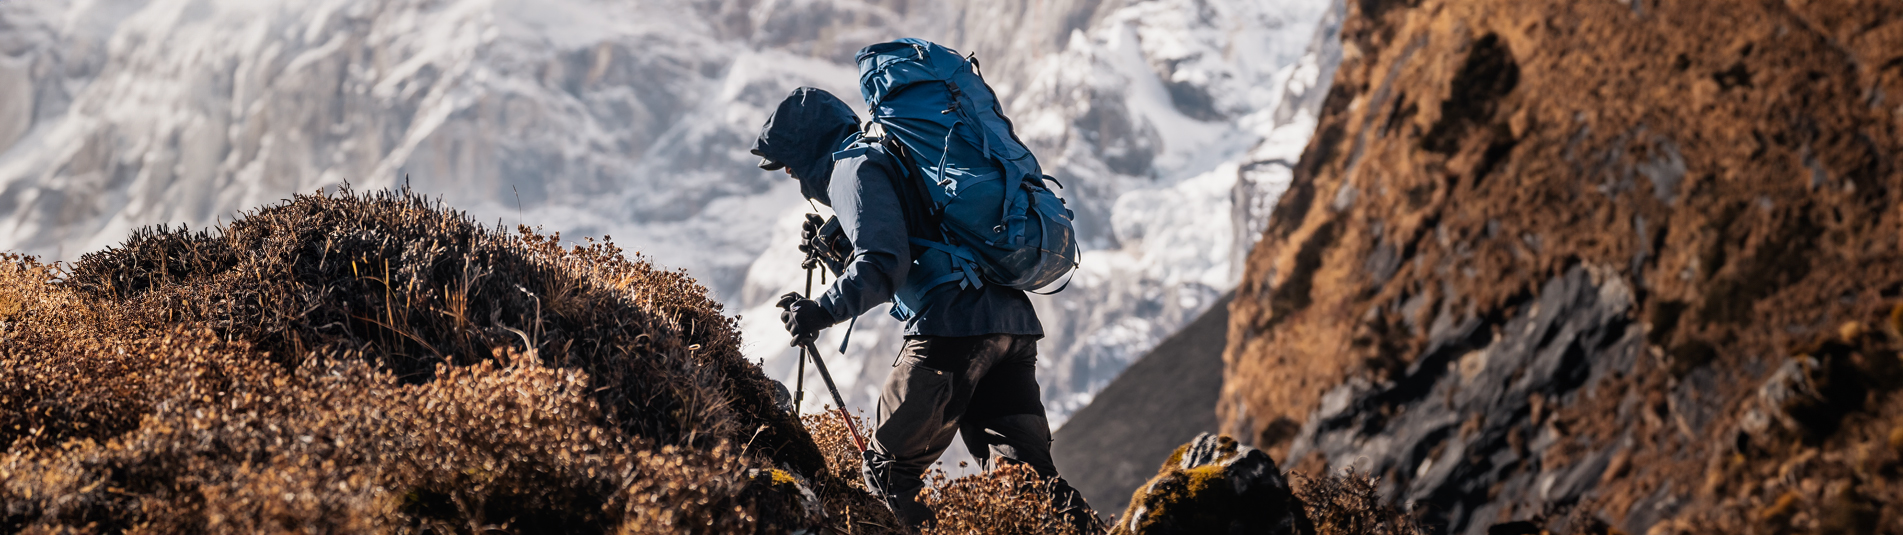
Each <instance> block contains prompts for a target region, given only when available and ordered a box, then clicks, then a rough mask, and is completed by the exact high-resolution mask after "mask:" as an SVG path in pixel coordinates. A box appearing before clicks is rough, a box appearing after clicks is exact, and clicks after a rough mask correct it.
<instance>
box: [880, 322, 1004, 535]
mask: <svg viewBox="0 0 1903 535" xmlns="http://www.w3.org/2000/svg"><path fill="white" fill-rule="evenodd" d="M1009 348H1010V340H1009V338H1004V339H999V338H998V337H997V336H995V335H994V336H975V337H962V338H942V337H916V338H908V339H906V341H905V347H904V349H903V350H901V351H900V353H899V359H898V362H897V363H896V364H895V365H894V368H893V370H892V373H891V374H890V375H888V376H886V382H885V389H884V391H883V392H882V393H881V395H880V398H879V424H878V427H877V429H874V430H873V432H872V444H871V447H870V448H869V449H868V450H867V451H866V454H865V457H864V461H865V462H864V472H863V474H862V475H863V476H864V477H865V480H866V485H867V486H868V487H869V488H871V489H872V490H873V493H874V494H877V495H880V496H881V497H883V498H884V499H885V500H886V503H887V505H889V506H890V507H891V508H892V511H893V513H895V514H897V515H898V516H899V519H900V520H903V521H905V522H906V523H908V524H911V525H913V526H918V525H921V524H924V523H925V522H927V521H929V520H931V511H930V510H928V509H926V508H925V507H924V506H923V505H920V504H919V503H918V501H917V497H918V492H919V490H921V489H923V488H924V487H925V483H924V481H923V480H922V479H921V478H922V477H923V476H924V475H925V472H926V470H928V469H930V468H931V465H932V463H933V462H935V461H937V460H938V457H939V456H940V455H943V454H944V453H945V448H946V447H948V446H950V445H951V441H952V437H953V436H955V435H956V434H957V432H958V421H959V418H958V417H959V415H960V414H962V413H963V412H964V411H965V408H966V406H967V405H968V404H969V403H970V402H971V399H972V387H973V385H974V378H976V377H982V376H983V375H984V374H985V370H986V369H988V368H990V367H991V363H993V362H996V361H997V360H998V357H1000V356H1002V355H1004V354H1005V352H1006V350H1007V349H1009Z"/></svg>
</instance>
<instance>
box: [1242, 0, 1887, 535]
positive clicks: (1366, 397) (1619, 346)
mask: <svg viewBox="0 0 1903 535" xmlns="http://www.w3.org/2000/svg"><path fill="white" fill-rule="evenodd" d="M1341 47H1342V56H1341V57H1342V59H1341V64H1340V66H1339V70H1338V71H1337V72H1336V74H1335V78H1334V85H1333V88H1332V90H1331V91H1330V93H1329V94H1328V96H1327V98H1326V100H1325V102H1324V104H1323V109H1322V113H1321V120H1320V126H1319V128H1318V129H1317V131H1316V133H1315V136H1314V137H1313V138H1312V139H1311V141H1310V142H1309V145H1308V147H1307V149H1306V152H1305V153H1304V155H1303V157H1302V159H1301V161H1300V163H1299V164H1298V165H1297V166H1296V169H1295V174H1294V181H1293V184H1292V186H1291V187H1290V189H1289V191H1288V193H1287V194H1286V195H1284V196H1283V197H1282V198H1281V200H1280V201H1279V203H1278V204H1277V206H1276V209H1275V211H1274V213H1273V216H1272V220H1271V222H1270V223H1269V225H1268V229H1267V231H1266V232H1265V234H1264V236H1263V238H1262V242H1261V244H1260V245H1258V246H1257V248H1256V249H1255V250H1254V251H1253V252H1252V253H1251V254H1250V256H1249V258H1248V260H1247V274H1246V275H1245V276H1244V279H1243V281H1242V283H1241V284H1240V286H1239V287H1238V289H1237V294H1236V298H1235V301H1234V303H1233V305H1232V306H1231V313H1232V318H1231V321H1230V331H1229V340H1228V347H1227V349H1226V352H1225V355H1224V360H1225V371H1224V374H1225V384H1224V389H1223V393H1222V401H1221V403H1220V405H1219V408H1218V413H1219V421H1220V422H1221V425H1223V428H1224V431H1225V432H1227V433H1230V434H1234V435H1237V436H1241V437H1247V438H1249V439H1252V440H1253V441H1254V443H1255V444H1256V445H1258V446H1262V447H1266V448H1268V449H1269V450H1270V451H1271V452H1272V453H1273V454H1274V456H1275V458H1277V459H1284V458H1286V459H1289V460H1288V461H1287V462H1288V463H1289V464H1290V465H1291V466H1294V467H1296V468H1297V469H1303V470H1309V471H1316V470H1321V469H1323V468H1324V467H1328V468H1343V467H1349V466H1354V467H1358V468H1361V469H1364V470H1372V471H1373V472H1374V473H1375V474H1377V475H1380V476H1382V479H1381V482H1382V486H1383V488H1382V491H1383V493H1384V495H1386V496H1387V497H1388V499H1390V500H1393V501H1394V502H1396V503H1402V504H1411V505H1412V506H1414V507H1415V508H1416V509H1417V510H1418V511H1420V512H1421V514H1423V515H1425V517H1426V518H1428V519H1430V520H1431V521H1433V522H1435V523H1441V524H1445V525H1446V526H1447V528H1449V532H1451V533H1481V532H1485V531H1486V530H1487V528H1488V527H1489V526H1491V525H1493V524H1496V523H1501V522H1507V521H1515V520H1530V519H1539V520H1544V521H1546V523H1547V524H1548V525H1549V526H1554V527H1556V528H1558V529H1559V530H1567V529H1571V530H1578V531H1597V532H1606V531H1609V530H1612V529H1619V530H1623V531H1624V532H1627V533H1647V532H1652V533H1660V532H1665V533H1673V532H1730V533H1739V532H1759V533H1782V532H1789V531H1793V530H1798V531H1809V530H1827V531H1834V532H1842V533H1871V532H1877V531H1879V530H1880V531H1884V532H1894V531H1896V530H1898V529H1903V508H1899V506H1898V505H1896V504H1897V503H1898V502H1899V501H1903V486H1899V485H1898V484H1897V483H1896V482H1897V481H1898V456H1899V451H1898V450H1899V448H1900V447H1903V431H1898V430H1897V427H1896V426H1897V425H1898V424H1899V422H1903V420H1899V418H1900V417H1903V399H1899V397H1898V396H1897V395H1896V394H1895V389H1896V388H1897V386H1898V385H1899V382H1903V381H1900V380H1903V365H1900V364H1899V360H1898V358H1899V354H1898V352H1897V349H1898V347H1899V339H1900V338H1899V334H1900V333H1899V332H1898V328H1899V324H1898V321H1899V315H1903V308H1899V303H1903V262H1899V260H1903V243H1900V242H1899V240H1898V238H1897V237H1898V236H1899V235H1903V210H1899V209H1898V206H1899V202H1900V201H1903V197H1900V196H1903V171H1899V169H1898V167H1897V161H1896V156H1895V155H1896V154H1898V153H1899V149H1903V137H1900V135H1903V4H1898V3H1896V2H1862V3H1852V2H1757V1H1747V2H1729V3H1725V4H1724V6H1723V7H1722V8H1714V6H1712V5H1709V4H1707V3H1701V2H1680V1H1660V0H1623V1H1598V0H1595V1H1587V2H1560V1H1536V2H1506V1H1472V2H1436V1H1432V0H1423V1H1379V0H1362V1H1359V2H1351V3H1350V6H1349V8H1348V16H1347V20H1346V22H1345V23H1344V26H1343V30H1342V45H1341Z"/></svg>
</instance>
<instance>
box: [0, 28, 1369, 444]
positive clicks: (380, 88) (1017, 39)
mask: <svg viewBox="0 0 1903 535" xmlns="http://www.w3.org/2000/svg"><path fill="white" fill-rule="evenodd" d="M1342 9H1343V7H1342V5H1341V4H1340V3H1339V2H1331V1H1329V0H1254V1H1251V0H1131V1H1115V0H1107V1H1090V0H1074V1H1073V0H1054V1H1049V2H1017V1H1005V0H973V1H967V2H930V1H910V0H886V1H856V0H732V1H714V0H642V1H638V2H610V1H600V0H532V1H531V0H308V1H305V0H8V1H6V2H0V250H13V251H21V252H26V253H29V254H35V255H40V256H43V257H47V258H50V259H55V260H66V261H70V260H73V259H75V258H77V257H78V256H80V255H81V254H83V253H84V252H86V251H93V250H98V249H101V248H103V247H107V246H110V245H114V244H116V243H118V242H119V241H121V240H122V239H124V238H125V237H126V236H127V234H128V233H129V232H130V231H131V230H132V229H133V228H135V227H138V226H143V225H152V224H161V223H187V224H190V225H193V226H200V227H204V226H215V225H219V224H220V223H221V222H222V221H227V220H230V219H232V218H235V217H241V216H242V213H241V211H242V210H245V209H249V208H253V207H257V206H260V205H264V204H268V203H271V202H274V201H277V200H280V199H284V198H286V197H288V196H289V195H291V194H292V193H294V192H313V191H336V190H337V189H338V188H342V187H349V188H353V189H357V190H367V189H376V188H396V187H409V188H411V189H414V190H416V191H419V192H423V193H427V194H429V195H432V196H437V197H440V198H442V199H443V200H444V201H446V202H448V203H449V204H451V205H453V206H457V207H459V208H462V209H465V210H467V211H468V212H469V213H471V214H472V215H474V216H475V217H476V218H477V219H479V220H482V221H494V222H495V223H496V224H498V225H503V226H514V225H527V226H530V227H539V228H541V229H544V230H546V231H559V232H561V233H562V234H563V236H564V237H566V238H570V239H573V238H578V237H581V236H612V237H613V239H614V241H615V242H616V243H618V244H620V245H622V246H623V247H626V248H627V249H629V250H632V251H638V252H639V253H640V254H642V255H643V256H645V257H647V258H649V259H651V260H653V261H654V262H656V263H657V264H661V265H665V266H669V267H673V268H681V269H686V270H688V271H689V272H690V273H692V274H693V275H694V276H695V277H697V278H698V280H700V281H701V282H702V283H703V284H705V285H706V286H708V288H710V289H711V290H712V291H713V292H715V294H716V295H717V296H718V297H719V298H720V299H721V300H722V302H723V303H725V305H726V307H727V310H728V311H729V312H734V313H738V314H740V316H741V326H742V331H743V335H744V337H745V339H746V340H747V341H748V342H747V346H746V352H747V354H748V355H749V358H753V359H757V360H758V361H759V362H760V363H761V364H762V365H763V366H764V367H765V369H766V370H767V371H768V373H769V374H771V375H772V376H774V377H777V378H781V379H782V380H785V381H786V382H788V383H789V384H791V383H793V382H794V381H793V377H792V376H793V375H794V369H795V365H796V360H797V356H796V353H794V352H793V350H791V349H788V348H786V344H787V337H786V335H785V333H784V331H783V330H782V329H781V328H780V326H779V324H778V322H777V310H775V309H773V308H772V307H771V303H772V302H773V300H774V297H776V296H778V295H779V294H781V293H785V292H788V291H796V290H803V289H804V283H805V279H806V274H805V272H804V271H802V270H800V269H798V264H799V260H800V258H799V253H798V251H797V250H796V249H795V245H796V243H795V241H796V240H795V237H796V235H797V233H798V225H799V221H800V219H801V214H803V213H805V212H807V211H811V210H814V209H815V207H811V206H809V204H808V203H806V202H804V201H803V200H801V199H800V197H799V195H798V188H797V186H796V185H794V184H793V183H792V182H790V181H788V180H785V179H784V176H783V175H780V174H778V173H767V172H763V171H760V170H758V169H756V168H754V166H753V163H754V161H755V159H754V158H752V157H751V156H750V155H748V154H747V153H746V150H745V149H746V147H747V146H748V143H749V142H750V141H751V140H752V138H753V136H754V135H756V134H757V132H758V128H759V126H760V124H761V123H762V122H763V121H764V119H765V117H766V115H767V113H768V112H770V111H771V110H772V109H773V106H774V105H775V104H776V103H777V102H778V100H779V99H780V98H781V97H782V96H784V95H785V94H786V93H788V92H789V91H791V90H792V89H793V88H794V87H798V86H814V87H819V88H822V89H826V90H828V91H831V92H833V93H834V94H837V95H839V96H840V97H841V98H843V99H845V100H847V101H848V102H849V103H853V104H855V106H857V107H859V108H860V109H862V110H863V108H864V106H863V103H862V102H860V101H859V97H858V94H859V93H858V91H857V89H856V87H857V86H856V81H857V72H856V70H855V68H854V66H853V65H852V63H851V57H852V54H853V52H854V51H856V50H857V49H858V48H859V47H860V46H863V45H865V44H870V43H874V42H879V41H884V40H888V39H892V38H896V37H903V36H916V37H923V38H926V39H930V40H933V41H937V42H940V43H943V44H946V45H948V46H951V47H953V48H956V49H959V50H961V51H965V52H973V53H976V54H977V57H978V58H979V59H980V60H981V61H983V69H984V71H985V76H986V79H987V80H988V81H989V82H990V83H991V84H992V85H993V86H994V88H996V90H997V92H998V93H999V96H1000V98H1001V100H1002V101H1003V102H1005V103H1006V107H1007V111H1008V112H1009V113H1010V114H1011V116H1012V117H1013V119H1014V120H1015V121H1016V124H1017V125H1018V128H1019V134H1020V137H1022V138H1023V139H1024V140H1025V141H1026V142H1027V143H1028V144H1029V145H1031V147H1032V149H1033V150H1034V151H1035V152H1036V153H1037V154H1038V155H1039V157H1040V160H1041V161H1042V162H1043V164H1044V167H1045V169H1046V171H1047V172H1049V173H1050V174H1052V175H1055V176H1056V177H1058V179H1059V180H1060V181H1061V182H1062V184H1063V185H1064V186H1065V188H1063V189H1061V190H1060V194H1061V195H1062V196H1064V197H1065V198H1066V199H1067V200H1068V202H1069V204H1070V206H1071V207H1073V208H1074V209H1075V210H1076V211H1077V213H1078V229H1079V233H1080V236H1081V237H1082V238H1083V240H1084V245H1085V248H1086V252H1085V254H1084V259H1083V262H1082V266H1081V268H1080V269H1079V270H1078V271H1077V272H1076V273H1075V274H1074V277H1073V279H1072V280H1071V281H1070V283H1069V285H1068V287H1067V289H1066V290H1065V291H1063V292H1061V293H1058V294H1055V295H1051V296H1038V297H1036V298H1034V300H1035V303H1036V305H1037V307H1038V310H1039V311H1040V314H1041V315H1042V317H1043V320H1044V322H1045V326H1046V330H1047V333H1048V335H1047V337H1046V340H1045V342H1044V343H1043V344H1042V345H1041V347H1040V351H1041V353H1042V355H1041V359H1040V369H1039V375H1040V378H1041V381H1042V382H1043V389H1044V392H1043V394H1044V398H1045V401H1046V405H1047V408H1048V410H1049V411H1050V413H1051V416H1052V420H1053V424H1054V425H1055V424H1061V423H1062V421H1063V419H1064V418H1065V417H1066V416H1067V415H1068V414H1070V413H1071V412H1073V411H1075V410H1076V409H1078V408H1081V407H1082V406H1083V405H1085V404H1088V403H1089V402H1090V399H1091V396H1092V394H1093V393H1095V392H1096V391H1097V390H1098V389H1100V388H1102V387H1103V385H1105V384H1107V383H1108V382H1109V380H1110V379H1112V378H1114V377H1115V375H1116V374H1117V373H1118V372H1120V371H1121V370H1122V369H1123V368H1124V367H1125V366H1126V365H1127V364H1128V363H1129V362H1131V361H1132V360H1133V359H1135V358H1136V357H1138V356H1140V355H1141V354H1143V353H1144V352H1145V351H1147V350H1148V349H1149V348H1151V347H1153V346H1154V345H1155V344H1156V343H1158V342H1159V341H1161V340H1162V339H1163V338H1164V337H1166V336H1168V335H1169V334H1171V333H1172V332H1174V331H1175V330H1176V329H1178V328H1179V327H1181V326H1182V325H1184V324H1186V323H1187V322H1188V321H1189V320H1190V319H1193V318H1194V317H1195V316H1196V315H1197V314H1199V313H1201V312H1202V311H1203V309H1205V308H1207V307H1208V306H1209V305H1210V304H1211V303H1214V302H1216V301H1217V299H1219V298H1220V296H1221V295H1222V294H1223V293H1224V292H1227V291H1228V290H1229V289H1231V288H1232V287H1234V285H1235V284H1236V281H1237V280H1238V279H1239V277H1240V274H1241V271H1240V270H1241V262H1242V258H1243V256H1244V255H1245V254H1246V253H1247V251H1248V249H1249V247H1250V246H1252V245H1253V243H1254V239H1255V238H1256V237H1257V236H1259V235H1260V234H1261V230H1262V228H1263V225H1264V224H1265V223H1266V218H1267V214H1268V212H1269V210H1270V208H1271V207H1273V205H1274V202H1275V199H1276V198H1277V196H1279V195H1280V193H1281V191H1282V189H1284V188H1286V187H1287V184H1288V181H1289V179H1290V177H1291V172H1292V168H1293V163H1294V162H1295V161H1296V160H1297V159H1298V158H1299V156H1300V154H1301V151H1302V148H1303V147H1304V146H1305V145H1306V143H1307V139H1308V136H1309V134H1310V133H1311V132H1312V130H1313V129H1314V114H1315V111H1316V110H1318V109H1319V105H1320V101H1321V98H1322V95H1323V94H1324V93H1325V92H1326V90H1327V87H1326V84H1327V81H1328V80H1329V79H1331V78H1332V68H1333V65H1334V62H1335V61H1336V60H1338V58H1339V55H1340V51H1339V47H1338V46H1336V45H1335V42H1336V40H1337V39H1336V37H1335V34H1334V33H1333V32H1334V31H1335V30H1333V29H1331V28H1338V27H1339V19H1340V15H1341V11H1342ZM1331 24H1332V25H1333V26H1332V27H1331V26H1330V25H1331ZM817 209H819V210H820V211H821V212H822V213H823V212H824V207H817ZM820 288H823V287H816V288H815V289H816V290H818V289H820ZM846 331H847V329H846V328H845V326H844V325H842V326H841V327H838V328H834V329H830V330H829V331H828V333H827V334H826V336H825V337H824V338H822V340H821V343H820V344H819V345H820V346H821V347H823V348H827V349H825V350H824V352H825V353H827V354H826V355H825V358H827V359H828V360H827V362H828V363H829V365H830V367H831V368H832V370H833V374H834V376H835V378H836V379H838V381H839V386H840V387H841V389H842V393H843V394H845V396H846V398H847V402H848V404H850V405H853V408H855V409H857V410H862V411H865V412H866V413H868V414H869V413H872V412H874V406H873V404H874V402H875V400H876V399H877V394H878V390H879V386H880V383H881V381H883V379H884V376H885V373H886V370H887V369H889V367H890V364H891V360H892V356H893V355H895V354H896V353H897V350H898V347H899V344H900V343H901V342H902V339H901V337H900V334H899V329H898V324H897V323H896V322H894V321H892V320H891V319H890V318H888V317H886V316H885V314H884V311H883V310H876V311H873V312H871V313H868V314H867V315H866V316H864V317H862V318H860V320H859V321H858V322H857V324H856V325H854V326H853V329H852V331H853V332H852V334H851V344H850V345H849V346H847V348H846V350H845V353H844V354H840V353H838V352H836V350H837V349H838V347H839V344H840V342H841V341H842V338H843V337H844V336H846V334H845V333H846ZM808 383H809V384H808V387H809V388H808V390H809V395H808V396H807V397H806V400H805V403H804V404H803V406H802V409H803V410H805V411H809V412H810V411H816V410H819V409H820V408H821V407H822V405H823V404H825V403H827V402H828V398H827V397H826V396H824V395H817V394H814V392H818V390H819V388H820V387H819V386H818V384H817V378H816V377H809V378H808ZM1212 409H1213V408H1212ZM960 455H963V454H961V453H954V454H953V455H952V456H949V457H948V459H958V458H961V457H959V456H960Z"/></svg>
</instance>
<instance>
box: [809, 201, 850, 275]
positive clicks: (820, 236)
mask: <svg viewBox="0 0 1903 535" xmlns="http://www.w3.org/2000/svg"><path fill="white" fill-rule="evenodd" d="M800 252H802V253H806V261H805V262H803V263H801V264H800V267H801V268H803V269H813V268H814V267H818V266H821V265H824V266H826V269H828V270H831V271H832V272H833V275H838V274H840V273H845V272H846V259H847V258H848V257H850V256H852V240H850V239H847V238H846V229H844V228H840V226H839V218H837V217H834V218H829V219H826V220H823V221H822V220H820V219H819V214H806V221H805V222H803V223H801V224H800Z"/></svg>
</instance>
